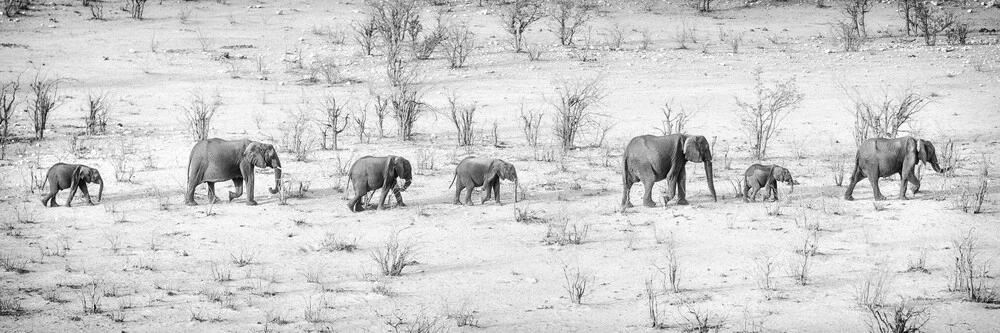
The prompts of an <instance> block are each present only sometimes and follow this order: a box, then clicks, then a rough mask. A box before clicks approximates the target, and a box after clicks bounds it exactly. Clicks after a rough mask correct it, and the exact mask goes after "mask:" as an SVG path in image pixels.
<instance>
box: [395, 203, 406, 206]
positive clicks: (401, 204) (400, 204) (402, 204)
mask: <svg viewBox="0 0 1000 333" xmlns="http://www.w3.org/2000/svg"><path fill="white" fill-rule="evenodd" d="M396 206H397V207H406V204H405V203H402V202H400V203H399V204H398V205H396Z"/></svg>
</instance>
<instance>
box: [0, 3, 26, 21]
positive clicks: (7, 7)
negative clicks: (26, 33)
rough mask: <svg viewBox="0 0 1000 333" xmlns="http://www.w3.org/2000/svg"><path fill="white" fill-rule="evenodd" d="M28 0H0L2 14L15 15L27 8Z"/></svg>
mask: <svg viewBox="0 0 1000 333" xmlns="http://www.w3.org/2000/svg"><path fill="white" fill-rule="evenodd" d="M28 4H29V2H28V0H3V1H0V5H2V6H3V14H4V16H6V17H14V16H17V15H18V14H19V13H20V12H21V11H22V10H25V9H28Z"/></svg>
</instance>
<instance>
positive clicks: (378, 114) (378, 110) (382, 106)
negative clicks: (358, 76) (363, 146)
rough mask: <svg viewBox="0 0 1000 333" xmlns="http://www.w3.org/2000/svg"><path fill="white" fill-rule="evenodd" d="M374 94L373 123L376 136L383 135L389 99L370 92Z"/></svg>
mask: <svg viewBox="0 0 1000 333" xmlns="http://www.w3.org/2000/svg"><path fill="white" fill-rule="evenodd" d="M372 95H373V96H375V105H374V106H375V125H376V128H377V129H378V136H379V137H380V138H384V137H385V126H384V125H385V118H386V117H388V116H389V99H388V98H385V97H383V96H382V95H380V94H378V93H375V92H372Z"/></svg>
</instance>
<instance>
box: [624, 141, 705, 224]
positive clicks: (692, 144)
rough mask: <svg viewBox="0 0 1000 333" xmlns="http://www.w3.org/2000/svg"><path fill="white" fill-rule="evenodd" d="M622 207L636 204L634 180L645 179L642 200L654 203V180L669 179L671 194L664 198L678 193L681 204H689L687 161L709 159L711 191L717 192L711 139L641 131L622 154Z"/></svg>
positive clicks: (649, 205)
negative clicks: (647, 133) (631, 191)
mask: <svg viewBox="0 0 1000 333" xmlns="http://www.w3.org/2000/svg"><path fill="white" fill-rule="evenodd" d="M622 159H623V163H622V169H623V172H622V183H623V184H622V185H623V189H622V209H625V208H628V207H632V203H631V202H630V200H629V191H630V190H631V189H632V184H635V183H637V182H642V184H643V186H644V187H645V192H643V195H642V203H643V205H645V206H647V207H654V206H656V203H655V202H653V183H655V182H658V181H661V180H664V179H667V195H666V196H665V197H664V198H663V204H664V205H666V204H667V202H668V201H670V199H673V197H674V193H675V191H676V194H677V204H678V205H686V204H688V201H687V197H686V194H687V191H686V190H687V189H686V187H687V185H686V182H687V181H686V178H687V172H686V171H685V168H684V167H685V165H686V164H687V162H695V163H705V177H706V178H707V180H708V191H709V192H711V193H712V200H713V201H718V199H717V197H716V196H715V181H714V180H713V179H712V177H713V173H712V149H711V147H710V146H709V144H708V140H707V139H705V137H704V136H701V135H687V134H670V135H664V136H654V135H641V136H637V137H635V138H632V141H629V143H628V146H626V147H625V153H624V154H623V156H622Z"/></svg>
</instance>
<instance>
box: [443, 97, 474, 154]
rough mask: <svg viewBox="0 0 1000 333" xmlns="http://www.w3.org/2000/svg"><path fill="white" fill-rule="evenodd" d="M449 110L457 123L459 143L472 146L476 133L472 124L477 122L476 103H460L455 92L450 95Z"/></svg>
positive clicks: (450, 116) (452, 118)
mask: <svg viewBox="0 0 1000 333" xmlns="http://www.w3.org/2000/svg"><path fill="white" fill-rule="evenodd" d="M448 110H449V112H448V117H449V118H450V119H451V122H452V123H453V124H455V129H456V130H457V131H458V145H459V146H471V145H472V143H473V142H472V138H473V134H474V133H473V128H472V125H473V124H474V123H475V121H474V116H475V114H476V103H475V102H473V103H472V104H470V105H459V103H458V96H457V95H456V94H454V93H453V94H452V95H451V96H448Z"/></svg>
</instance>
